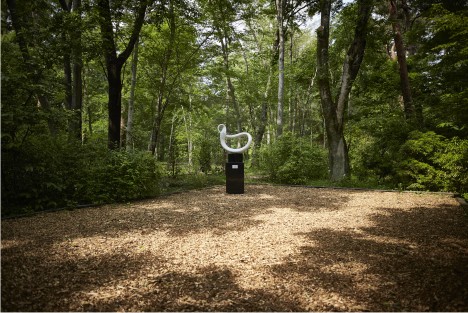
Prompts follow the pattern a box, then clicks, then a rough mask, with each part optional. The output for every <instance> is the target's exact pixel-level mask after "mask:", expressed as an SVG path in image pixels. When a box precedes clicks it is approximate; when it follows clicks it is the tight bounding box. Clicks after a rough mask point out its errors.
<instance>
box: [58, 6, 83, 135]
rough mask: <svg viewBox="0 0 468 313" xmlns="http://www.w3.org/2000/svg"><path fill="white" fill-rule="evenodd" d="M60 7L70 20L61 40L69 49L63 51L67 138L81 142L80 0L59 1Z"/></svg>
mask: <svg viewBox="0 0 468 313" xmlns="http://www.w3.org/2000/svg"><path fill="white" fill-rule="evenodd" d="M60 6H61V7H62V9H63V10H64V11H65V12H66V14H68V15H69V16H70V17H71V18H70V20H71V23H70V24H71V25H67V24H66V23H65V25H64V26H63V28H64V29H63V38H64V41H65V42H69V43H70V44H69V45H67V44H65V45H66V46H69V47H70V49H69V48H68V47H67V48H66V49H65V51H64V56H63V58H64V76H65V106H66V108H67V109H69V110H70V111H71V113H72V115H71V117H70V118H69V121H68V131H69V137H70V138H73V139H75V140H79V141H81V133H82V117H81V116H82V112H81V110H82V107H83V81H82V68H83V65H82V63H83V61H82V47H81V0H68V1H67V0H60Z"/></svg>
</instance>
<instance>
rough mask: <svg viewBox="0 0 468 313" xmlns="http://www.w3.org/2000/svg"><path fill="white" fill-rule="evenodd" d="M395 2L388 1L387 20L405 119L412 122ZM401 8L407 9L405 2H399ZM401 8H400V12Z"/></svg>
mask: <svg viewBox="0 0 468 313" xmlns="http://www.w3.org/2000/svg"><path fill="white" fill-rule="evenodd" d="M397 2H398V1H397V0H389V3H388V7H389V12H390V15H389V18H390V21H391V23H392V29H393V38H394V42H395V50H396V54H397V60H398V65H399V73H400V86H401V94H402V95H403V104H404V110H405V117H406V120H407V121H411V120H413V118H414V116H415V111H414V105H413V97H412V96H411V86H410V81H409V76H408V65H407V64H406V48H405V46H404V43H403V34H402V25H401V19H400V18H399V14H398V11H399V10H398V9H399V8H398V4H397ZM399 2H400V5H401V7H403V8H404V7H407V4H406V0H399ZM401 9H402V8H400V10H401Z"/></svg>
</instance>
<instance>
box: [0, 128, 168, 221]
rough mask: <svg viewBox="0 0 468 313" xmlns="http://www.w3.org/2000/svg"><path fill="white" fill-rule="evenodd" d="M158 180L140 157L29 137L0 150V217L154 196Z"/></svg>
mask: <svg viewBox="0 0 468 313" xmlns="http://www.w3.org/2000/svg"><path fill="white" fill-rule="evenodd" d="M160 176H161V175H160V169H159V167H158V166H157V164H156V162H155V159H154V158H153V157H152V156H151V155H150V154H148V153H146V152H131V153H127V152H125V151H109V150H107V148H105V146H104V145H102V144H96V143H91V144H85V145H81V144H79V143H68V142H67V140H66V139H65V138H58V139H52V138H50V137H48V136H37V137H31V138H30V139H28V141H27V142H25V143H23V144H21V145H7V146H3V147H2V214H3V215H10V214H20V213H24V212H29V211H38V210H44V209H51V208H56V207H64V206H73V205H76V204H95V203H105V202H114V201H125V200H129V199H135V198H143V197H148V196H154V195H157V194H158V193H159V188H160V186H159V181H160Z"/></svg>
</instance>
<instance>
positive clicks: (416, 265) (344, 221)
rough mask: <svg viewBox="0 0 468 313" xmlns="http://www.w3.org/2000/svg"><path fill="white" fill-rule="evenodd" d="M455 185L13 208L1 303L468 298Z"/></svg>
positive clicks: (293, 305) (354, 307) (376, 305)
mask: <svg viewBox="0 0 468 313" xmlns="http://www.w3.org/2000/svg"><path fill="white" fill-rule="evenodd" d="M467 226H468V218H467V216H466V212H464V208H463V207H462V206H461V205H460V204H459V203H458V202H457V201H456V199H454V198H453V197H450V196H448V195H443V194H417V193H399V192H381V191H358V190H343V189H341V190H335V189H314V188H302V187H284V186H269V185H246V190H245V194H242V195H227V194H225V192H224V186H216V187H212V188H207V189H202V190H192V191H189V192H184V193H179V194H174V195H169V196H165V197H160V198H156V199H150V200H144V201H138V202H132V203H127V204H119V205H106V206H101V207H93V208H86V209H79V210H73V211H60V212H53V213H44V214H38V215H35V216H32V217H24V218H18V219H11V220H4V221H2V225H1V235H2V238H1V243H2V247H1V257H2V258H1V274H2V276H1V310H2V311H468V227H467Z"/></svg>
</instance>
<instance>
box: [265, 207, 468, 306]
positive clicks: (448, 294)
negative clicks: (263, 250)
mask: <svg viewBox="0 0 468 313" xmlns="http://www.w3.org/2000/svg"><path fill="white" fill-rule="evenodd" d="M372 220H373V222H374V226H372V227H367V228H363V229H349V230H333V229H319V230H315V231H311V232H306V233H302V234H300V235H301V236H305V237H306V238H307V239H308V240H310V242H311V245H310V246H304V247H302V251H301V253H300V254H298V255H295V256H294V257H292V260H293V261H289V262H284V263H283V264H280V265H277V266H275V267H273V269H272V271H273V272H274V273H275V275H278V276H279V277H281V278H282V279H283V280H284V281H294V284H299V285H302V286H304V288H305V289H306V290H307V292H308V293H309V294H311V295H316V294H319V293H320V292H323V291H325V293H326V294H328V295H334V297H329V298H328V300H327V297H321V299H320V301H319V302H318V303H317V304H316V306H315V308H313V310H318V311H433V312H436V311H467V310H468V245H467V239H468V229H467V219H466V217H465V216H463V212H461V210H460V209H459V208H454V207H438V208H413V209H410V210H408V211H402V210H395V209H385V208H382V209H379V210H377V213H376V214H375V215H374V216H373V217H372ZM324 299H325V301H324Z"/></svg>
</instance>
